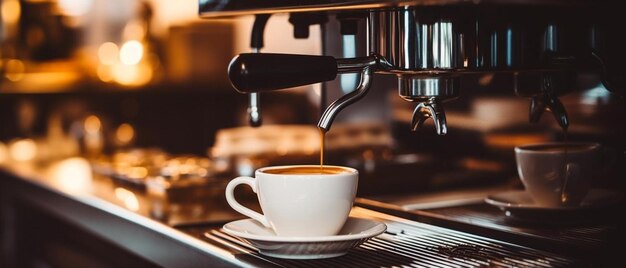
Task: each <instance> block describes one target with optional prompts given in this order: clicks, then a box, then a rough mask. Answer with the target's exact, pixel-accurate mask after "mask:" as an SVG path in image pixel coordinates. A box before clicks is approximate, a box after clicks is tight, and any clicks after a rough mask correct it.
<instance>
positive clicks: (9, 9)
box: [0, 0, 22, 24]
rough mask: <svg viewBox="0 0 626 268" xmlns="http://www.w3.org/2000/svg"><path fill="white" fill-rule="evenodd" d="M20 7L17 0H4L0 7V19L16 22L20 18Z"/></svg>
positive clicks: (10, 22) (6, 21)
mask: <svg viewBox="0 0 626 268" xmlns="http://www.w3.org/2000/svg"><path fill="white" fill-rule="evenodd" d="M21 14H22V8H21V6H20V2H19V1H18V0H4V1H2V6H1V7H0V15H1V16H2V20H3V21H4V22H5V23H7V24H13V23H16V22H17V21H18V20H19V19H20V15H21Z"/></svg>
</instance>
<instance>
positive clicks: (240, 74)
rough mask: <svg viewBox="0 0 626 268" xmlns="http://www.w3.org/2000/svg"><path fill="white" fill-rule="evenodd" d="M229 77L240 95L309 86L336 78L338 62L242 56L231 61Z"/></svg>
mask: <svg viewBox="0 0 626 268" xmlns="http://www.w3.org/2000/svg"><path fill="white" fill-rule="evenodd" d="M228 77H229V79H230V83H231V84H232V85H233V87H234V88H235V89H236V90H237V91H239V92H241V93H250V92H260V91H268V90H276V89H283V88H290V87H297V86H303V85H310V84H315V83H320V82H325V81H330V80H333V79H335V77H337V60H336V59H335V58H333V57H330V56H312V55H296V54H273V53H245V54H239V55H238V56H236V57H235V58H233V60H232V61H231V62H230V64H229V66H228Z"/></svg>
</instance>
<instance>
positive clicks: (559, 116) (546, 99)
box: [529, 94, 569, 129]
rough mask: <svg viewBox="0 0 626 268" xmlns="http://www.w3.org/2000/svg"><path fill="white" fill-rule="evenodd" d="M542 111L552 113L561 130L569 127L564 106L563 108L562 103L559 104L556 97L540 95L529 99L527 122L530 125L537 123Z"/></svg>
mask: <svg viewBox="0 0 626 268" xmlns="http://www.w3.org/2000/svg"><path fill="white" fill-rule="evenodd" d="M544 111H550V112H552V115H553V116H554V119H555V120H556V122H557V123H558V124H559V126H561V128H562V129H567V127H568V126H569V119H568V116H567V111H565V106H563V103H561V101H560V100H559V99H558V98H557V97H556V96H554V95H551V94H542V95H538V96H534V97H532V98H531V99H530V113H529V120H530V122H531V123H537V122H539V119H540V118H541V115H542V114H543V112H544Z"/></svg>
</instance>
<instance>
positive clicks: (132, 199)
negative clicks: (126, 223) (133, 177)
mask: <svg viewBox="0 0 626 268" xmlns="http://www.w3.org/2000/svg"><path fill="white" fill-rule="evenodd" d="M115 197H117V199H119V200H121V201H122V202H124V206H126V208H128V209H130V210H132V211H138V210H139V200H137V197H136V196H135V194H134V193H133V192H131V191H129V190H126V189H124V188H120V187H117V188H115Z"/></svg>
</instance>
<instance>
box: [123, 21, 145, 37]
mask: <svg viewBox="0 0 626 268" xmlns="http://www.w3.org/2000/svg"><path fill="white" fill-rule="evenodd" d="M145 35H146V28H145V27H143V24H142V23H140V22H139V21H131V22H129V23H128V24H126V26H125V27H124V34H123V37H124V38H125V39H126V40H129V39H134V40H141V39H143V38H144V37H145Z"/></svg>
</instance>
